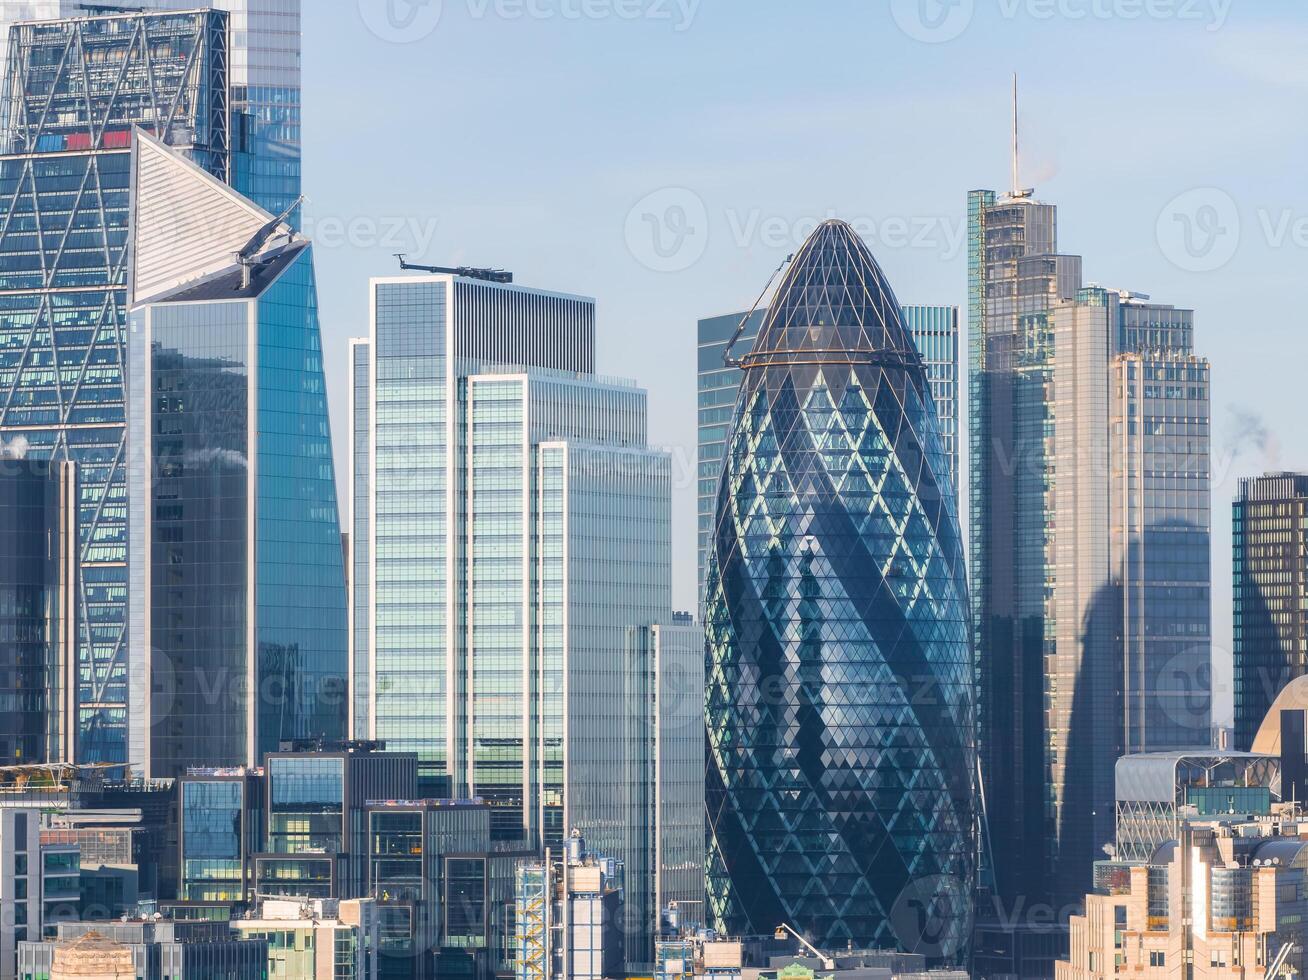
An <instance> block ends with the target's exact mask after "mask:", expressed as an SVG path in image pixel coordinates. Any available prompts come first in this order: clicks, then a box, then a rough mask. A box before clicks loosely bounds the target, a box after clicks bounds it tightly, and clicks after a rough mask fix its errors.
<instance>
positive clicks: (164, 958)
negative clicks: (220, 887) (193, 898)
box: [19, 920, 268, 980]
mask: <svg viewBox="0 0 1308 980" xmlns="http://www.w3.org/2000/svg"><path fill="white" fill-rule="evenodd" d="M109 964H112V965H113V968H114V969H115V971H116V970H118V969H123V968H127V967H130V970H131V972H130V973H127V974H118V973H116V972H115V974H112V975H114V976H121V975H126V976H135V977H137V978H138V980H201V978H206V977H215V976H220V977H227V978H230V980H263V978H265V977H266V976H267V975H268V944H267V943H266V942H265V941H263V940H261V939H241V938H239V937H237V936H235V935H233V934H232V932H231V930H230V928H229V927H228V924H227V923H226V922H168V921H154V920H150V921H142V920H137V921H127V922H122V921H115V922H67V923H64V924H62V925H60V926H59V931H58V935H57V936H55V937H52V938H50V939H47V940H45V941H43V942H35V941H32V942H25V943H22V944H20V947H19V972H20V973H21V975H22V976H23V977H24V978H27V977H32V978H35V977H58V976H61V975H65V976H85V975H87V971H89V970H95V969H97V968H103V967H104V966H106V965H109ZM92 975H94V974H92Z"/></svg>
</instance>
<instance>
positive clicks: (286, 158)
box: [0, 0, 300, 763]
mask: <svg viewBox="0 0 1308 980" xmlns="http://www.w3.org/2000/svg"><path fill="white" fill-rule="evenodd" d="M163 6H169V7H173V8H182V7H184V8H186V9H185V10H178V12H175V13H150V12H144V13H139V12H138V13H130V12H124V11H123V6H122V5H113V4H105V3H98V2H88V3H82V2H70V0H34V2H30V3H15V2H12V0H6V3H5V4H4V6H3V7H0V26H4V27H5V28H9V26H10V25H15V26H13V27H12V30H11V31H10V33H9V35H8V37H7V38H6V41H7V45H6V51H5V73H4V85H5V88H4V101H3V110H2V111H3V118H2V119H0V143H2V145H0V206H3V207H4V208H5V210H6V212H7V213H10V214H11V215H13V220H11V221H9V222H7V223H6V224H5V226H4V228H3V230H0V258H2V259H3V266H4V271H3V272H2V273H0V291H3V293H4V298H3V300H2V301H0V385H3V388H4V390H5V391H6V392H8V394H7V395H6V397H5V407H4V409H3V410H2V411H0V437H3V438H4V439H5V440H7V441H12V440H15V439H19V440H22V441H23V443H24V445H26V446H28V447H29V451H30V452H31V453H32V454H33V455H34V456H37V457H41V458H56V459H68V460H71V461H74V462H76V463H77V464H78V465H77V474H78V481H79V483H78V488H77V492H76V497H77V501H78V514H77V522H76V527H77V532H78V535H79V539H80V540H79V547H78V549H77V550H78V554H77V560H76V570H75V576H74V579H75V581H74V582H73V584H72V589H73V594H74V595H75V601H74V602H73V603H72V604H71V606H70V608H71V609H72V611H73V612H74V616H73V617H72V620H71V621H70V622H68V623H67V624H66V626H67V634H66V643H67V644H68V647H69V649H68V651H67V652H66V653H65V654H63V655H62V660H63V662H64V663H65V664H66V665H67V675H68V676H67V680H66V685H67V687H68V689H69V692H70V693H69V696H68V697H67V698H66V699H64V700H65V702H66V712H67V714H68V715H69V716H70V717H69V719H68V720H67V721H66V722H61V724H62V725H63V727H64V728H65V730H66V731H67V732H68V735H67V737H66V738H65V740H64V741H65V746H64V752H65V754H66V755H67V756H68V757H69V758H74V759H76V760H77V761H79V762H109V763H123V762H140V761H141V760H140V759H136V758H132V756H131V751H132V750H131V749H130V748H129V737H128V727H129V715H130V703H131V702H132V700H133V696H132V692H136V693H137V694H139V695H140V697H139V698H137V700H138V701H140V700H143V699H144V695H145V692H146V691H147V690H148V689H149V680H148V678H143V677H133V676H131V674H130V672H129V666H128V653H127V637H126V629H127V617H126V610H127V540H126V534H127V516H126V506H127V505H126V469H125V467H126V459H127V455H128V446H127V443H126V429H125V425H124V423H125V414H124V413H125V408H124V394H123V384H124V380H123V376H122V372H123V362H124V347H125V336H124V327H125V320H126V295H125V288H124V287H125V274H126V269H127V267H128V254H129V243H128V234H129V232H128V211H129V207H130V197H131V191H130V186H129V181H128V176H129V160H130V158H131V150H132V140H133V136H132V131H133V127H134V126H141V127H143V128H144V129H145V130H146V131H148V132H150V133H152V134H154V135H156V136H158V137H159V138H160V139H162V140H164V141H165V142H167V143H168V144H169V145H171V146H174V147H176V148H178V149H180V150H182V151H183V152H185V153H186V154H187V155H188V156H189V157H190V158H191V159H193V160H194V161H196V162H197V163H198V164H199V165H200V166H202V167H203V168H204V169H206V170H207V171H209V172H210V173H211V174H213V175H214V176H215V177H218V178H219V179H221V180H224V181H228V182H232V183H235V184H236V185H237V186H238V187H239V188H240V189H242V190H243V191H245V192H247V193H248V194H249V195H250V196H251V197H253V198H254V199H255V200H256V202H258V203H261V204H265V205H267V206H269V207H270V208H275V209H278V210H281V209H282V208H284V207H287V206H289V204H290V203H291V202H293V201H294V200H295V199H296V197H297V196H298V194H299V180H300V177H299V174H300V165H299V156H300V151H299V144H300V134H299V55H298V48H299V36H298V28H299V5H298V0H223V6H224V7H230V8H231V13H230V14H229V13H228V12H226V11H224V10H197V9H195V8H201V7H208V6H210V5H209V4H206V3H203V2H194V3H190V2H181V0H169V3H167V4H164V3H153V2H144V3H138V4H133V5H132V7H134V8H135V7H140V8H145V9H146V10H147V11H148V10H150V9H153V8H157V7H163ZM101 7H104V8H106V13H105V14H104V15H103V16H92V15H93V14H98V12H99V9H100V8H101ZM48 18H63V19H48ZM19 21H21V23H16V22H19ZM137 744H138V746H139V740H138V743H137Z"/></svg>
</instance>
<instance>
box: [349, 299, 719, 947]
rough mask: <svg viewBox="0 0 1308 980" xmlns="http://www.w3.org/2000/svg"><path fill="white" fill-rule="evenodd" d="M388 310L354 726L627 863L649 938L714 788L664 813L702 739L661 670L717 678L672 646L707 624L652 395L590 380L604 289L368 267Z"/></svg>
mask: <svg viewBox="0 0 1308 980" xmlns="http://www.w3.org/2000/svg"><path fill="white" fill-rule="evenodd" d="M372 313H373V316H372V320H373V323H372V326H373V329H372V333H371V336H370V337H369V338H368V339H367V340H366V341H363V340H360V341H355V342H354V343H353V345H352V351H353V360H352V364H353V366H354V370H355V375H354V381H355V385H354V395H353V411H352V413H351V418H352V421H353V424H354V426H355V430H354V432H353V434H352V439H351V446H352V451H353V462H354V466H355V472H354V474H353V486H354V488H355V496H354V500H353V512H352V518H351V520H352V527H353V528H354V532H355V535H356V540H357V543H356V546H355V547H354V549H353V551H354V556H353V562H354V565H353V574H352V576H351V581H352V590H353V597H352V599H351V609H352V615H353V617H354V625H353V630H352V634H351V635H352V638H353V639H352V642H353V668H352V673H353V676H354V677H356V678H358V679H359V680H358V682H357V684H356V696H355V699H354V731H355V734H356V736H358V737H367V738H377V739H382V740H385V741H386V743H387V745H388V746H389V747H390V748H391V749H398V750H402V751H409V752H416V753H417V754H418V757H419V764H420V767H421V769H420V773H421V777H422V781H423V786H424V792H425V793H427V794H429V795H446V796H448V795H451V794H455V795H461V796H462V795H470V796H477V797H482V798H485V799H487V800H490V801H492V802H494V803H495V804H496V805H495V806H494V807H493V809H492V832H493V834H494V835H495V837H496V838H497V839H498V840H502V841H514V842H524V841H525V842H526V843H527V844H528V845H529V846H533V847H542V846H543V847H552V848H555V849H556V850H557V849H559V848H561V847H562V846H563V842H564V840H565V839H566V838H567V836H568V834H569V833H570V831H571V830H573V829H580V830H581V831H582V832H583V833H584V834H585V835H586V837H587V839H588V840H591V841H593V842H594V843H595V846H596V847H597V848H599V849H601V850H603V851H604V852H605V853H606V854H612V855H615V856H616V857H618V858H620V859H621V860H623V861H624V862H625V864H626V866H627V869H628V903H627V913H626V914H627V916H628V926H629V928H630V930H631V935H633V936H640V935H644V936H646V937H650V936H652V930H653V923H654V922H656V921H657V919H656V909H655V908H654V905H655V902H656V900H657V896H660V895H663V894H669V889H672V890H675V889H676V888H680V887H683V885H684V877H685V876H684V873H682V872H684V868H681V867H680V864H679V862H680V863H684V860H685V859H684V856H682V857H677V855H682V854H683V852H684V851H685V849H686V844H685V843H684V838H685V834H686V827H687V826H688V824H689V823H690V822H691V821H693V820H694V819H695V818H694V817H687V816H685V813H684V812H683V811H684V810H685V808H686V807H687V806H688V807H689V808H690V809H691V810H694V811H696V813H698V814H702V806H703V803H702V783H700V784H699V787H698V788H699V790H700V794H701V795H695V796H694V797H693V798H691V799H689V800H684V799H683V800H682V807H681V810H677V809H676V808H673V809H672V810H671V811H660V810H659V808H658V804H659V801H660V799H662V800H663V801H664V802H667V803H671V800H669V799H668V797H667V796H662V797H661V796H660V794H659V785H660V784H659V773H660V772H662V771H664V770H663V769H662V768H661V763H663V762H668V761H671V770H670V771H669V781H670V783H671V784H672V788H671V789H670V791H669V793H670V794H671V796H672V797H673V798H676V794H678V793H680V794H683V795H684V792H685V789H686V784H685V779H684V772H683V770H684V766H685V764H686V763H685V760H686V759H687V758H691V759H693V758H695V753H696V752H697V751H702V749H698V748H697V747H696V746H695V745H693V744H691V743H694V742H699V743H702V739H703V727H702V722H701V721H700V718H701V712H700V708H699V703H698V698H697V697H688V698H684V699H682V700H681V701H677V702H671V701H669V700H668V698H667V697H660V694H661V693H662V692H661V688H660V680H661V678H662V676H663V674H662V673H661V671H668V672H670V675H672V676H677V675H680V676H686V677H689V678H690V683H692V684H693V686H694V688H695V689H697V690H699V691H702V690H703V659H702V645H701V644H700V643H698V642H694V641H693V640H686V639H685V638H684V637H682V638H681V639H679V640H676V641H675V642H674V638H675V637H676V634H677V632H678V631H679V630H684V629H694V628H693V627H685V626H684V625H683V624H678V623H674V622H673V620H672V608H671V601H672V600H671V587H672V577H671V558H670V549H671V537H672V532H671V461H670V457H669V456H668V455H667V454H666V453H664V452H661V451H656V450H653V449H651V448H649V445H648V436H647V428H648V416H647V404H646V395H645V392H644V391H642V390H641V389H639V388H637V387H635V386H634V385H632V384H630V383H627V382H621V381H613V380H608V379H604V378H601V377H598V376H596V375H595V374H594V363H595V311H594V304H593V301H591V300H588V299H584V298H580V297H575V296H567V295H563V294H559V293H551V292H544V291H541V290H535V289H527V288H523V287H518V286H514V285H510V284H505V283H498V282H491V281H487V280H484V279H478V278H475V277H471V276H455V275H439V274H434V275H408V276H403V277H399V278H388V279H378V280H375V281H374V282H373V283H372ZM656 639H657V642H656ZM663 711H667V712H669V714H668V715H667V716H666V717H664V716H663V715H662V714H661V713H660V712H663ZM660 740H662V741H660ZM669 743H673V744H669ZM678 744H680V748H678V747H677V745H678ZM691 764H693V762H692V763H691ZM679 774H680V775H679ZM669 813H670V814H671V816H669ZM700 826H701V827H702V824H701V825H700ZM659 828H666V830H665V831H661V830H660V829H659ZM699 841H700V844H701V846H702V830H700V833H699ZM664 855H666V863H665V864H664V865H663V866H659V865H658V864H657V863H656V862H659V861H661V860H664V857H663V856H664ZM701 859H702V855H701ZM656 867H658V868H659V870H658V871H657V872H656V870H655V869H656ZM664 868H666V873H665V872H664V870H663V869H664ZM664 882H667V883H668V885H667V887H664ZM701 887H702V883H701ZM638 946H639V944H637V943H635V942H634V941H633V943H632V947H631V948H632V949H633V951H634V952H638ZM649 952H650V954H651V955H652V944H651V949H650V951H649ZM646 958H648V957H646ZM638 959H639V956H638Z"/></svg>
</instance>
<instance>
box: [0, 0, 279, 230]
mask: <svg viewBox="0 0 1308 980" xmlns="http://www.w3.org/2000/svg"><path fill="white" fill-rule="evenodd" d="M207 8H212V9H216V10H222V11H226V12H227V13H228V14H229V15H230V16H229V18H228V23H229V24H230V30H229V33H228V37H227V46H228V51H229V52H230V57H229V59H228V62H227V72H228V75H229V81H230V86H231V87H230V91H229V101H230V108H231V113H232V118H231V127H230V128H231V141H232V157H231V166H232V172H231V183H232V184H233V186H235V187H236V189H237V190H239V191H240V192H241V193H242V194H244V195H245V196H246V197H248V198H250V199H251V200H253V201H254V202H255V203H256V204H258V205H260V206H261V207H263V208H265V209H267V210H268V211H271V212H272V213H273V214H281V213H283V212H284V211H286V210H287V209H289V208H290V207H291V206H292V205H293V204H294V203H295V202H296V200H297V199H298V198H299V195H300V185H301V137H300V130H301V81H300V75H301V68H300V0H130V2H123V0H0V32H2V36H0V59H3V61H2V62H0V64H2V65H4V66H7V65H8V52H9V29H10V27H11V26H13V25H14V24H17V23H21V22H25V21H52V20H59V19H74V18H87V17H97V16H104V15H106V14H121V13H125V12H127V11H131V10H140V11H157V10H174V11H193V10H198V9H207ZM122 40H123V41H124V42H125V41H126V40H127V38H123V39H122ZM0 77H2V78H6V79H7V78H8V77H9V76H8V72H7V71H5V72H3V74H0ZM139 121H140V122H142V123H147V122H148V121H147V120H146V119H144V118H142V119H141V120H139ZM291 223H292V224H293V225H295V226H296V227H297V228H298V227H299V225H298V213H297V214H295V215H293V216H292V219H291Z"/></svg>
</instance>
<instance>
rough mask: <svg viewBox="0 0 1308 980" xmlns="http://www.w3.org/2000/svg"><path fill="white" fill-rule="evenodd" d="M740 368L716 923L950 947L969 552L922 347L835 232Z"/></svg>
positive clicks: (717, 610) (710, 614) (825, 236)
mask: <svg viewBox="0 0 1308 980" xmlns="http://www.w3.org/2000/svg"><path fill="white" fill-rule="evenodd" d="M741 366H742V368H743V371H744V375H745V379H744V383H743V390H742V394H741V397H740V401H739V404H738V408H737V414H736V418H735V422H734V426H733V429H732V433H731V436H730V438H729V440H728V445H727V452H726V464H725V469H724V472H723V477H722V482H721V484H720V486H719V490H718V505H717V526H716V529H715V532H714V538H713V541H712V550H711V555H710V560H709V567H708V592H707V615H706V630H707V650H708V671H709V679H708V690H707V693H706V712H707V725H708V745H709V752H710V758H711V762H710V764H709V766H708V770H709V772H708V787H707V795H708V814H709V822H710V828H711V852H710V857H709V861H710V864H709V873H708V885H709V893H710V895H709V902H710V910H709V911H710V916H709V917H710V919H711V920H713V922H714V924H715V925H717V926H718V927H720V928H722V929H724V930H726V931H728V932H730V933H733V934H737V935H739V934H759V933H770V932H771V931H772V930H773V929H774V928H775V927H776V926H777V924H778V923H782V922H785V923H789V924H791V925H793V926H794V927H795V928H797V929H798V930H799V931H801V932H803V933H805V934H806V935H807V936H808V938H809V939H811V940H812V941H814V942H815V943H817V944H818V945H820V946H824V947H826V948H829V949H830V948H843V947H845V946H846V945H847V944H849V943H852V944H854V945H856V946H863V947H899V948H901V949H904V950H907V951H916V952H922V953H925V954H927V955H929V956H930V957H931V958H932V959H933V960H936V961H952V960H957V959H959V958H960V957H961V956H962V955H963V952H964V950H965V947H966V943H967V941H968V935H969V932H970V920H971V913H970V904H971V892H972V882H973V877H974V863H975V862H974V852H975V839H974V826H973V825H974V818H973V814H974V804H973V783H974V778H973V774H974V772H975V765H976V745H975V727H974V715H973V710H974V709H973V686H972V672H973V668H972V657H971V644H970V636H969V625H968V597H967V581H966V576H965V570H964V557H963V544H962V539H961V534H960V530H959V524H958V517H957V507H956V502H955V498H954V491H953V487H952V481H951V474H950V468H949V463H948V459H947V456H946V452H945V448H944V445H943V442H942V439H941V435H940V427H939V421H938V419H937V417H936V413H935V409H934V406H933V403H932V398H931V393H930V389H929V383H928V379H927V373H926V370H925V368H924V366H923V362H922V357H921V355H920V353H919V352H918V350H917V349H916V347H915V346H914V343H913V339H912V337H911V336H910V335H909V332H908V330H907V329H906V328H905V326H904V322H903V319H902V314H901V308H900V306H899V303H898V302H897V301H896V299H895V296H894V293H893V292H892V290H891V289H890V286H889V284H888V283H887V282H886V280H885V277H884V275H883V273H882V271H881V269H880V267H879V266H878V265H877V263H876V261H875V259H873V257H872V255H871V253H870V252H869V251H868V249H867V247H866V246H865V245H864V244H863V242H862V241H861V240H860V239H859V238H858V237H857V236H856V235H855V234H854V232H853V231H852V229H850V228H849V226H848V225H846V224H844V223H842V222H834V221H833V222H828V223H826V224H824V225H823V226H822V227H821V228H819V229H818V230H817V231H816V232H815V233H814V235H813V236H812V237H811V238H810V239H809V241H808V242H807V243H806V244H805V245H804V247H803V248H802V249H801V251H800V252H799V254H798V255H797V256H796V258H795V261H794V263H793V265H792V266H791V268H790V270H789V272H788V273H787V275H786V277H785V279H784V280H783V282H782V284H781V286H780V287H779V289H778V292H777V295H776V297H775V299H774V300H773V303H772V306H771V308H770V310H769V311H768V315H767V318H766V320H765V322H764V323H763V325H762V327H761V329H760V331H759V335H758V338H757V340H756V341H755V343H754V345H753V349H752V351H751V352H749V353H748V354H747V355H746V356H745V357H744V358H743V363H742V365H741Z"/></svg>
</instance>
